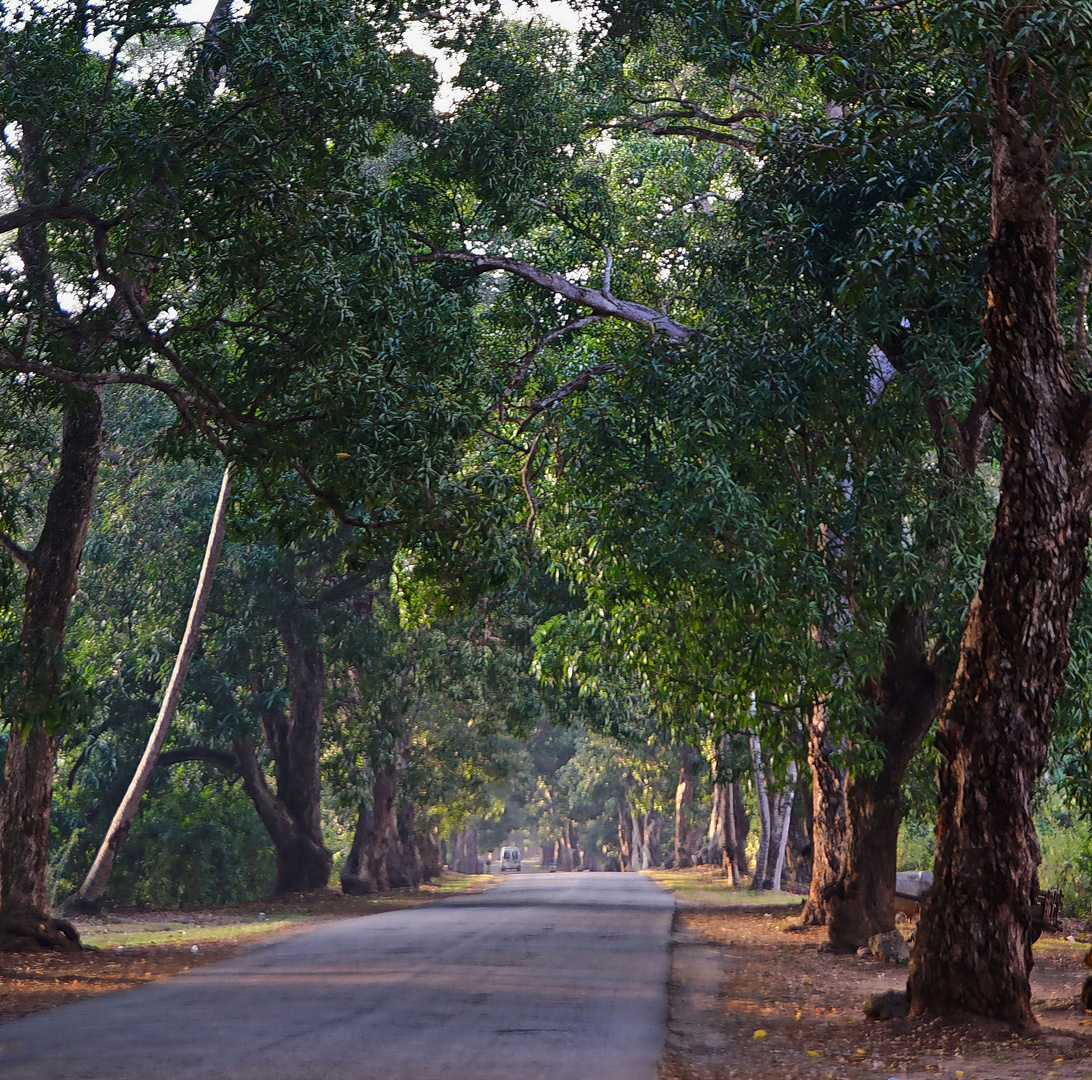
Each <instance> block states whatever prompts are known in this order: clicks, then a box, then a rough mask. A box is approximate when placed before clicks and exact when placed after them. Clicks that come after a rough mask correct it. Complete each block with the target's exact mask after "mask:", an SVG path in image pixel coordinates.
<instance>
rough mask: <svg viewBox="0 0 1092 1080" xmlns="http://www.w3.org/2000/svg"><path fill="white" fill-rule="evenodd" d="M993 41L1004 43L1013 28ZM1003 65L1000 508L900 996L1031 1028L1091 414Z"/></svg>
mask: <svg viewBox="0 0 1092 1080" xmlns="http://www.w3.org/2000/svg"><path fill="white" fill-rule="evenodd" d="M1037 6H1038V5H1028V6H1027V7H1029V8H1032V7H1037ZM1025 18H1026V12H1025V13H1021V11H1020V10H1019V9H1013V11H1012V13H1011V19H1012V20H1013V21H1014V22H1016V23H1017V26H1016V30H1018V31H1020V32H1022V31H1023V30H1024V29H1026V26H1025V25H1024V19H1025ZM1006 31H1007V32H1014V33H1015V31H1014V30H1013V27H1012V26H1006ZM1016 44H1017V45H1020V46H1022V45H1023V44H1024V42H1022V41H1020V40H1019V39H1018V38H1017V41H1016ZM1013 60H1014V53H1013V52H1012V51H1002V50H999V51H998V52H997V53H996V54H994V55H991V56H989V57H988V58H987V77H988V79H989V91H990V99H991V111H992V117H991V128H990V136H991V144H992V145H991V152H992V168H991V179H990V186H991V223H990V242H989V246H988V249H987V269H986V290H987V301H988V303H987V309H986V317H985V321H984V326H985V331H986V340H987V342H988V344H989V357H988V367H989V401H990V407H991V409H992V410H993V412H994V414H995V416H996V417H997V419H998V421H999V422H1000V427H1001V433H1002V455H1001V479H1000V497H999V502H998V507H997V518H996V522H995V525H994V534H993V538H992V540H991V542H990V547H989V551H988V553H987V556H986V563H985V566H984V568H983V571H982V577H981V580H980V583H979V587H978V593H977V595H976V596H975V599H974V601H973V603H972V605H971V610H970V614H969V616H968V620H967V626H966V629H965V631H964V635H963V642H962V649H961V656H960V661H959V667H958V669H957V672H956V677H955V683H954V685H953V688H952V692H951V694H950V696H949V698H948V702H947V705H946V706H945V710H944V713H943V715H942V717H941V722H940V728H939V731H938V733H937V747H938V749H939V750H940V754H941V762H940V767H939V769H938V779H939V789H940V790H939V801H938V808H937V833H936V835H937V851H936V868H935V882H934V885H933V889H932V891H931V893H930V895H929V898H928V899H927V900H926V902H925V905H924V910H923V913H922V918H921V924H920V927H919V930H918V934H917V937H916V939H915V943H914V949H913V953H912V956H911V960H910V981H909V990H910V1004H911V1010H912V1011H913V1012H914V1013H940V1014H952V1013H958V1012H969V1013H974V1014H977V1015H979V1016H987V1017H995V1018H998V1019H1002V1020H1005V1021H1007V1022H1009V1023H1011V1024H1013V1025H1014V1026H1018V1027H1034V1026H1035V1023H1036V1022H1035V1018H1034V1015H1033V1014H1032V1010H1031V982H1030V974H1031V967H1032V952H1031V942H1030V939H1029V930H1030V927H1031V916H1032V910H1031V905H1032V896H1033V893H1034V892H1035V891H1036V889H1037V886H1038V869H1037V868H1038V864H1039V857H1040V856H1039V844H1038V840H1037V838H1036V835H1035V827H1034V823H1033V820H1032V805H1031V800H1032V793H1033V790H1034V786H1035V782H1036V779H1037V777H1038V775H1039V773H1040V771H1041V769H1042V767H1043V764H1044V762H1045V760H1046V754H1047V749H1048V746H1049V744H1050V735H1051V725H1050V717H1051V712H1052V710H1053V708H1054V704H1055V702H1056V701H1057V699H1058V696H1059V694H1060V693H1061V691H1062V685H1063V673H1064V671H1065V667H1066V664H1067V662H1068V660H1069V649H1070V645H1069V627H1070V621H1071V619H1072V616H1073V610H1074V608H1075V606H1076V603H1077V598H1078V595H1079V592H1080V588H1081V582H1082V580H1083V578H1084V576H1085V571H1086V569H1087V560H1086V551H1087V546H1088V541H1089V512H1090V509H1092V468H1090V462H1089V451H1090V445H1089V444H1090V424H1089V418H1090V408H1089V400H1088V396H1087V394H1085V393H1084V392H1083V391H1082V390H1081V388H1080V386H1079V385H1078V382H1077V379H1076V377H1075V373H1074V371H1073V368H1072V366H1071V364H1070V361H1069V360H1068V358H1067V356H1066V350H1065V344H1064V342H1063V339H1062V335H1061V331H1060V328H1059V323H1058V308H1057V280H1056V274H1057V258H1058V231H1057V216H1056V211H1055V208H1054V204H1053V202H1052V201H1051V198H1050V191H1049V188H1050V182H1051V173H1052V170H1053V166H1054V155H1055V152H1056V151H1057V149H1058V147H1059V143H1058V141H1057V140H1058V139H1059V138H1060V136H1059V135H1058V134H1057V133H1056V131H1055V128H1056V127H1057V121H1056V120H1055V119H1054V118H1053V117H1052V116H1051V113H1050V111H1049V110H1047V111H1045V112H1044V114H1043V116H1044V119H1042V120H1036V121H1034V122H1031V120H1030V119H1029V121H1028V122H1027V123H1025V122H1024V121H1023V120H1022V119H1020V117H1029V118H1031V117H1033V116H1034V115H1035V110H1036V109H1037V108H1038V106H1039V105H1040V104H1041V103H1042V102H1044V101H1048V102H1049V101H1051V100H1057V98H1052V87H1051V86H1050V85H1049V84H1047V83H1044V84H1043V85H1040V84H1039V81H1038V80H1039V79H1042V80H1048V79H1050V78H1051V77H1052V72H1051V71H1050V70H1049V68H1047V69H1043V68H1039V67H1037V66H1035V65H1031V64H1030V63H1028V62H1027V61H1023V62H1019V61H1018V62H1016V63H1014V62H1013ZM1014 113H1015V114H1017V115H1016V116H1014ZM1081 322H1083V313H1081Z"/></svg>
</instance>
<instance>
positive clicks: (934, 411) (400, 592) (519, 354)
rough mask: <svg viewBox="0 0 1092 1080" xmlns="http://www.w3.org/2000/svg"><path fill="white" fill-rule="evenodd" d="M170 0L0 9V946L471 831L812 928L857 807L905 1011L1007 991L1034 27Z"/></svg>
mask: <svg viewBox="0 0 1092 1080" xmlns="http://www.w3.org/2000/svg"><path fill="white" fill-rule="evenodd" d="M207 6H208V8H209V10H208V11H207V12H204V21H203V22H201V23H186V22H182V21H180V20H179V17H178V14H177V12H176V11H175V10H174V8H173V6H172V5H170V4H166V3H155V2H152V0H132V2H128V0H127V2H126V3H120V2H118V0H100V2H98V3H93V4H92V3H85V2H82V0H81V2H78V3H76V2H72V3H68V2H50V3H35V2H31V3H20V4H18V5H9V4H7V3H5V2H2V0H0V65H2V71H3V77H2V78H0V129H2V132H3V140H2V144H0V160H2V164H0V241H2V245H3V252H2V255H0V419H2V425H3V440H2V443H0V590H2V593H3V596H2V599H3V603H2V605H0V612H2V619H0V719H2V722H3V735H2V736H0V738H2V746H3V780H2V787H0V948H5V949H16V950H17V949H27V948H35V949H40V948H56V949H72V948H77V947H78V946H79V942H78V934H77V933H76V932H75V930H74V929H73V927H72V925H71V924H70V923H69V922H68V921H67V920H66V919H65V918H64V915H63V912H64V911H68V912H70V913H71V912H73V911H78V910H87V909H89V908H91V909H93V908H96V907H97V906H98V905H100V904H101V903H102V902H103V901H104V899H105V900H107V901H111V902H113V901H121V902H125V903H133V904H142V903H143V904H160V905H181V906H186V905H190V906H193V905H199V904H213V903H225V902H229V901H232V900H236V899H240V898H244V897H251V896H259V895H264V894H267V893H270V892H277V893H295V892H306V891H309V890H314V889H320V888H326V887H328V886H329V887H340V888H343V889H344V890H345V891H346V892H349V893H357V894H360V893H371V892H376V891H384V890H387V889H391V888H413V887H415V886H417V885H419V884H420V883H421V882H423V881H425V880H427V879H429V878H431V877H434V876H436V875H437V874H438V873H439V872H440V869H441V866H443V865H445V864H446V865H448V866H450V867H451V868H452V869H454V870H457V871H460V872H466V873H473V872H476V871H477V869H478V867H479V865H480V863H481V861H482V860H483V859H484V858H485V856H486V854H487V853H489V852H494V851H496V849H497V848H498V846H499V845H501V844H503V843H504V842H505V841H506V840H507V839H508V838H509V837H512V836H520V837H523V838H524V840H525V842H533V846H534V847H535V848H536V849H537V850H538V851H539V853H540V855H541V858H542V860H543V861H544V862H547V863H555V864H556V865H557V866H558V867H559V868H560V869H562V870H569V869H594V870H619V871H635V870H642V869H647V868H649V867H656V866H664V865H668V866H676V867H686V866H692V865H695V864H706V865H712V866H716V867H721V868H723V870H724V871H725V873H726V874H728V875H730V877H731V879H732V881H734V882H735V883H736V884H743V883H745V882H749V883H751V885H752V887H754V888H757V889H762V888H776V889H779V888H793V889H796V890H798V891H800V892H801V893H804V892H806V893H807V904H806V906H805V909H804V916H803V918H804V921H805V922H806V923H809V924H811V925H818V926H823V927H825V928H826V931H827V934H828V936H829V940H830V945H831V947H832V948H833V949H834V950H835V951H855V950H856V949H857V948H858V947H860V946H862V945H864V944H866V943H867V941H868V940H869V938H870V937H871V936H872V935H874V934H876V933H880V932H883V931H887V930H890V929H892V928H893V926H894V922H895V908H894V901H895V897H894V879H895V872H896V869H899V868H901V867H902V865H903V864H904V863H906V861H907V859H908V858H910V856H909V855H907V854H906V852H907V850H908V847H907V845H908V837H909V836H911V834H912V835H913V836H915V837H918V838H919V839H920V840H921V843H920V844H919V847H918V849H916V855H915V856H914V857H915V858H916V860H917V862H918V863H919V864H923V863H924V861H925V860H929V862H930V868H932V866H933V862H932V861H933V860H935V874H936V886H935V888H934V890H933V892H932V894H931V895H930V898H929V900H928V901H927V903H926V905H925V908H924V912H923V915H922V920H921V927H920V930H919V932H918V934H917V937H916V940H915V944H914V951H913V956H912V958H911V964H910V984H909V995H910V1006H911V1009H912V1011H913V1012H914V1013H921V1014H940V1015H947V1014H956V1013H973V1014H977V1015H979V1016H984V1017H994V1018H999V1019H1004V1020H1007V1021H1010V1022H1011V1023H1013V1024H1015V1025H1017V1026H1021V1025H1024V1026H1027V1025H1031V1024H1033V1023H1034V1018H1033V1016H1032V1013H1031V1004H1030V1002H1031V990H1030V982H1029V975H1030V970H1031V964H1032V953H1031V947H1030V941H1029V934H1030V929H1031V921H1032V902H1033V899H1034V896H1035V894H1036V891H1037V889H1038V887H1039V884H1040V879H1039V866H1040V860H1041V849H1040V844H1039V840H1038V838H1037V833H1036V826H1035V814H1036V812H1037V811H1036V805H1037V804H1036V802H1035V800H1036V797H1037V796H1036V793H1037V792H1041V791H1042V790H1045V789H1049V790H1050V791H1052V792H1056V793H1058V797H1059V798H1064V799H1066V800H1068V804H1069V805H1071V806H1074V807H1076V808H1078V810H1081V811H1083V810H1084V809H1086V808H1088V807H1089V806H1092V782H1090V781H1089V776H1090V775H1092V774H1090V771H1089V765H1088V753H1087V748H1088V745H1089V740H1090V728H1089V725H1088V715H1089V713H1088V702H1089V699H1090V697H1092V677H1090V675H1089V671H1090V670H1092V669H1090V668H1089V665H1088V662H1087V659H1088V657H1089V655H1090V653H1089V649H1088V648H1087V646H1088V645H1089V644H1092V643H1090V641H1089V628H1090V627H1092V615H1090V607H1089V603H1088V592H1087V588H1088V587H1087V586H1086V584H1085V577H1086V555H1085V552H1086V548H1087V545H1088V541H1089V522H1090V514H1092V422H1090V416H1092V399H1090V397H1089V379H1090V378H1092V356H1090V352H1089V347H1088V340H1087V327H1086V320H1085V307H1086V302H1087V298H1088V291H1089V284H1090V281H1092V246H1090V245H1092V224H1090V223H1089V221H1088V219H1087V214H1086V213H1085V209H1084V207H1085V205H1086V203H1087V199H1088V190H1087V184H1086V175H1087V168H1086V167H1087V159H1088V152H1089V145H1088V138H1089V136H1088V134H1087V132H1089V131H1090V130H1092V125H1090V124H1089V116H1088V111H1089V101H1090V100H1092V96H1090V90H1092V86H1090V75H1089V72H1090V71H1092V66H1090V65H1089V64H1088V62H1087V61H1088V55H1087V54H1088V48H1089V46H1088V42H1089V41H1092V34H1090V31H1092V9H1090V8H1089V7H1088V5H1085V4H1079V3H1073V4H1036V3H1030V4H1023V5H1019V6H1013V7H1011V8H1005V7H1003V6H1001V5H994V4H990V3H985V2H981V0H958V2H954V3H945V4H928V3H913V4H910V3H907V4H877V5H869V4H865V3H846V4H842V5H840V6H837V11H835V8H834V7H832V6H831V5H826V4H812V3H807V2H802V3H797V4H791V5H786V4H780V3H761V2H757V0H756V2H755V3H747V4H738V5H723V4H712V3H705V2H702V0H686V2H683V3H671V4H666V3H660V2H659V0H634V2H629V0H624V2H621V3H616V2H612V3H609V4H608V3H605V2H604V3H602V4H600V3H597V2H595V0H587V2H585V3H580V4H576V3H574V4H573V5H572V6H571V11H570V14H571V15H572V17H573V24H574V26H575V25H578V26H579V29H578V30H575V31H574V30H572V29H571V28H566V27H563V26H560V25H558V24H557V23H554V22H551V21H549V20H548V19H546V18H544V17H541V16H535V15H534V13H533V12H529V11H522V10H519V9H517V10H516V12H515V13H514V14H513V13H512V12H510V11H507V9H506V10H505V11H502V10H501V9H500V7H499V5H495V4H491V3H482V4H479V5H456V6H455V7H454V8H453V9H452V10H451V11H450V12H447V13H446V14H445V15H444V16H443V17H441V16H440V15H439V14H438V13H436V12H435V11H432V10H431V9H430V8H429V7H428V6H427V5H420V8H419V9H418V6H417V5H370V4H361V3H356V2H355V0H335V2H332V3H331V2H319V0H268V2H267V0H253V2H252V3H250V4H249V5H248V6H245V10H244V5H241V4H235V5H233V4H232V3H231V2H230V0H218V2H217V3H216V4H215V6H213V5H211V4H209V5H207ZM437 60H438V61H439V62H437ZM228 465H229V466H230V475H231V478H232V479H231V490H230V496H228V493H227V484H226V482H225V486H224V489H223V490H224V501H223V504H224V519H225V522H226V526H225V529H224V533H223V539H222V546H219V547H216V549H215V552H214V545H213V544H212V543H211V542H210V543H209V546H208V551H209V552H210V555H209V556H208V557H207V558H206V561H205V566H206V571H207V573H206V577H205V579H204V580H206V581H207V582H208V583H209V587H208V589H207V590H206V597H205V599H206V600H207V604H206V605H205V606H204V609H203V611H199V607H200V605H197V604H195V605H194V611H195V612H197V614H196V615H194V616H193V617H192V618H191V622H192V623H193V627H194V633H193V634H191V635H188V636H187V638H186V640H187V641H189V646H188V648H189V651H188V652H186V649H185V648H183V652H185V653H186V655H185V658H184V662H183V660H182V659H180V656H181V654H180V653H179V648H180V646H182V644H183V637H184V631H185V627H186V625H187V618H186V616H187V612H189V611H190V606H191V599H192V598H193V595H194V589H195V585H196V583H197V580H198V571H199V569H200V567H201V566H202V554H203V552H205V550H206V536H207V534H208V530H209V526H210V519H211V518H212V515H213V508H214V505H215V503H216V499H217V491H218V490H219V484H220V477H221V474H222V473H223V471H224V469H225V466H228ZM198 631H199V632H198ZM176 658H177V659H178V663H179V665H180V667H179V669H178V670H179V671H180V672H181V675H180V676H179V677H178V678H177V679H175V680H174V681H172V682H171V683H170V687H171V689H169V688H168V682H169V678H170V675H171V672H172V669H173V668H174V666H175V664H176ZM172 694H173V696H172ZM165 695H166V696H165ZM157 711H158V712H159V716H160V721H161V722H160V723H159V724H158V725H157V726H156V728H155V732H156V733H158V734H154V736H153V740H152V742H148V740H149V733H150V732H152V731H153V727H152V725H153V721H154V720H155V718H156V714H157ZM156 740H158V741H156ZM142 754H143V755H144V758H143V760H144V767H143V772H138V773H137V775H138V776H140V777H141V779H140V782H139V784H138V785H137V786H136V787H135V788H134V787H133V786H132V783H131V781H133V777H134V770H136V769H137V763H138V762H139V761H141V760H142ZM934 773H935V781H934ZM133 783H135V781H133ZM127 789H128V790H129V791H130V795H129V796H128V797H127V800H128V801H123V796H125V793H126V791H127ZM120 806H128V807H129V811H126V812H125V813H123V812H122V811H121V810H119V807H120ZM112 820H113V821H114V824H113V825H111V822H112ZM108 828H109V829H110V832H109V833H108ZM100 845H104V846H103V851H104V852H107V854H105V855H104V854H100V855H99V858H98V860H96V853H97V852H99V849H100ZM93 864H94V870H93V871H92V872H91V873H89V870H92V865H93Z"/></svg>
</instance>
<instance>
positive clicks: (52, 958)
mask: <svg viewBox="0 0 1092 1080" xmlns="http://www.w3.org/2000/svg"><path fill="white" fill-rule="evenodd" d="M486 888H489V884H488V883H482V884H478V883H475V884H471V885H469V886H468V887H466V888H464V889H462V890H461V891H460V895H467V894H470V893H475V892H481V891H483V889H486ZM444 895H447V894H446V893H445V892H444V891H442V890H441V889H438V888H436V887H434V886H427V885H426V886H422V887H421V888H420V889H419V890H417V891H414V890H412V889H395V890H392V891H391V892H389V893H384V894H382V895H381V896H346V895H345V894H344V893H342V892H340V891H338V890H335V889H321V890H318V891H317V892H313V893H297V894H294V895H288V896H281V897H276V898H273V899H267V900H261V901H254V902H250V903H246V904H236V905H233V906H232V907H223V908H208V909H203V910H200V911H185V912H175V911H138V910H127V909H122V908H116V909H113V910H111V911H108V912H106V913H104V914H103V915H100V916H95V917H91V918H81V919H74V920H73V922H74V923H75V925H76V926H77V928H78V929H79V931H80V933H81V934H89V933H104V932H106V933H108V932H111V931H114V932H116V931H119V930H126V931H134V930H141V929H145V930H151V931H154V930H158V929H160V928H161V927H163V928H165V927H166V924H167V923H173V924H177V923H186V924H190V925H192V926H193V927H194V928H195V929H196V930H198V931H199V930H200V929H202V928H209V929H213V928H217V929H218V930H219V933H218V934H217V938H216V940H214V941H202V940H201V939H200V937H199V936H198V937H197V940H198V941H200V944H199V945H198V946H197V948H196V950H195V948H194V946H193V945H191V944H190V942H191V941H193V940H194V937H193V936H191V937H190V939H189V941H187V942H186V943H185V944H177V943H170V944H166V943H163V944H150V945H128V946H126V947H125V948H123V949H108V950H102V951H100V950H97V949H84V950H83V951H82V952H78V953H0V1024H3V1023H4V1022H5V1021H8V1020H17V1019H18V1018H19V1017H21V1016H26V1015H28V1014H29V1013H33V1012H40V1011H41V1010H43V1009H52V1008H53V1007H54V1006H57V1005H64V1004H67V1003H68V1002H70V1001H76V1000H78V999H79V998H83V997H89V996H91V995H92V994H102V993H107V992H109V991H112V990H124V989H126V988H128V987H131V986H139V985H141V984H142V983H146V982H151V981H152V980H153V979H160V978H162V977H163V976H165V975H177V974H178V973H179V972H182V971H187V970H189V969H190V968H192V967H197V966H198V965H200V964H212V963H216V962H217V961H219V960H227V959H228V958H229V957H231V956H234V955H235V953H237V952H238V951H239V950H240V949H242V948H245V947H247V946H249V945H252V944H257V943H259V942H264V941H268V940H269V939H270V938H271V937H276V936H284V935H286V934H293V933H299V932H300V931H301V930H303V929H306V927H307V926H309V925H311V923H310V922H304V923H297V924H294V925H289V926H285V925H284V924H283V923H282V924H281V925H279V926H276V925H274V926H271V927H270V930H269V931H268V933H264V932H263V933H261V934H255V933H253V932H252V931H251V932H248V933H246V934H241V935H240V936H238V937H232V936H231V935H230V929H229V931H228V933H227V934H226V935H225V934H224V933H223V928H230V927H231V926H233V925H239V924H253V922H254V920H255V919H256V918H258V917H259V915H265V916H267V917H269V918H270V919H273V918H276V917H277V916H283V915H309V916H314V917H316V919H344V918H351V917H353V916H357V915H375V914H378V913H380V912H383V911H397V910H399V909H402V908H409V907H419V906H420V905H422V904H427V903H430V902H432V901H434V900H437V899H440V898H442V896H444Z"/></svg>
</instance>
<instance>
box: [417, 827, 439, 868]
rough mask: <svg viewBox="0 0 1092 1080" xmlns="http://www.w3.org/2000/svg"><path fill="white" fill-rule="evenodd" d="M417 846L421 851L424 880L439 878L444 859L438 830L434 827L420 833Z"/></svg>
mask: <svg viewBox="0 0 1092 1080" xmlns="http://www.w3.org/2000/svg"><path fill="white" fill-rule="evenodd" d="M417 847H418V850H419V851H420V852H421V875H422V878H423V880H425V881H431V880H432V878H438V877H439V876H440V874H441V873H443V869H444V860H443V853H442V852H441V850H440V839H439V837H438V836H437V835H436V830H435V829H434V828H433V829H429V831H428V832H426V833H420V834H419V835H418V837H417Z"/></svg>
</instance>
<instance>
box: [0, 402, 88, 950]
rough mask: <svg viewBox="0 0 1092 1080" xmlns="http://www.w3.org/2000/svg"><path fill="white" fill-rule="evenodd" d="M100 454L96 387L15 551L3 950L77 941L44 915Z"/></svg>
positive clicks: (64, 437) (69, 422)
mask: <svg viewBox="0 0 1092 1080" xmlns="http://www.w3.org/2000/svg"><path fill="white" fill-rule="evenodd" d="M101 454H102V398H101V393H97V394H87V395H83V396H81V397H80V398H79V400H78V402H76V403H74V404H72V405H70V406H69V407H68V408H67V409H65V413H64V419H63V423H62V433H61V455H60V464H59V467H58V469H57V475H56V477H55V478H54V481H53V486H52V488H51V490H50V493H49V500H48V502H47V504H46V513H45V521H44V523H43V526H42V532H41V535H40V537H39V539H38V543H37V546H36V547H35V549H34V551H33V552H24V553H22V559H21V561H23V563H24V566H25V569H26V572H27V581H26V593H25V602H24V607H23V621H22V634H21V636H22V650H23V664H24V671H23V686H22V688H21V690H22V693H23V697H24V701H25V704H26V721H27V727H26V729H25V730H23V731H20V730H19V725H18V723H16V725H14V726H13V728H12V730H11V734H10V736H9V739H8V753H7V760H6V762H5V765H4V784H3V788H2V789H0V949H5V950H7V949H23V948H29V949H41V948H71V947H78V944H79V935H78V934H76V932H75V930H73V929H72V927H71V926H69V925H68V923H65V922H64V921H63V920H53V919H50V917H49V915H48V905H49V897H48V886H47V877H46V867H47V858H48V851H49V814H50V804H51V802H52V797H53V765H54V761H55V759H56V753H57V746H56V736H54V735H52V734H49V733H47V732H48V725H49V723H50V721H56V720H57V719H59V718H58V717H56V715H55V713H56V706H57V692H58V690H59V687H60V680H61V655H62V654H61V650H62V649H63V646H64V633H65V623H66V621H67V618H68V609H69V606H70V605H71V603H72V597H73V595H74V594H75V592H76V578H77V574H78V571H79V566H80V559H81V558H82V555H83V545H84V541H85V540H86V538H87V529H88V526H89V525H90V522H91V513H92V509H93V507H94V497H95V481H96V479H97V477H98V468H99V459H100V457H101Z"/></svg>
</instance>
